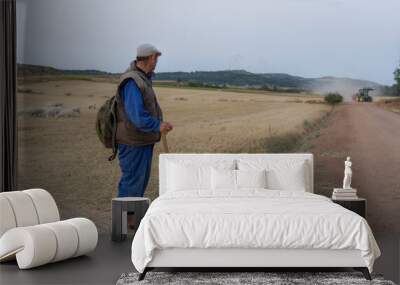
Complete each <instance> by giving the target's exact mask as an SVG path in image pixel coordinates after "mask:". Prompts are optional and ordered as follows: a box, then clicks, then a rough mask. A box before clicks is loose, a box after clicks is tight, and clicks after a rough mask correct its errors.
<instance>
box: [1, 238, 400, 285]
mask: <svg viewBox="0 0 400 285" xmlns="http://www.w3.org/2000/svg"><path fill="white" fill-rule="evenodd" d="M375 237H376V239H377V242H378V244H379V247H380V248H381V251H382V256H381V257H380V258H379V259H378V260H377V261H376V263H375V268H374V269H375V270H374V272H375V273H381V274H383V275H384V276H385V278H386V279H389V280H392V281H394V282H395V283H399V280H400V262H399V259H400V235H394V234H380V233H377V234H375ZM130 246H131V239H127V240H126V241H124V242H121V243H115V242H112V241H111V240H110V237H109V236H108V235H101V236H100V237H99V244H98V246H97V249H96V250H95V251H94V252H93V253H91V254H90V255H89V256H81V257H77V258H75V259H71V260H66V261H62V262H58V263H53V264H49V265H45V266H42V267H38V268H35V269H30V270H19V269H18V267H17V265H16V263H15V262H8V263H4V264H1V265H0V284H2V285H8V284H115V283H116V281H117V280H118V278H119V276H120V275H121V274H122V273H124V272H130V271H134V268H133V265H132V263H131V261H130Z"/></svg>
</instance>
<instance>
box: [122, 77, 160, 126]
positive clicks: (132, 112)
mask: <svg viewBox="0 0 400 285" xmlns="http://www.w3.org/2000/svg"><path fill="white" fill-rule="evenodd" d="M121 97H122V100H123V101H124V108H125V113H126V115H127V116H128V119H129V120H130V121H131V122H132V123H133V124H134V125H135V126H136V127H137V128H138V129H139V130H141V131H143V132H158V131H159V130H160V124H161V122H160V120H158V119H157V118H155V117H153V116H152V115H151V114H150V113H149V112H148V111H147V110H146V109H145V108H144V105H143V98H142V94H141V92H140V89H139V87H138V86H137V84H136V82H135V81H134V80H133V79H129V80H128V81H127V82H126V83H125V84H124V86H123V87H122V92H121Z"/></svg>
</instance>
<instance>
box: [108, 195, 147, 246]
mask: <svg viewBox="0 0 400 285" xmlns="http://www.w3.org/2000/svg"><path fill="white" fill-rule="evenodd" d="M149 205H150V199H148V198H144V197H118V198H113V199H112V202H111V208H112V227H111V229H112V230H111V240H113V241H123V240H125V239H126V236H127V234H128V212H133V214H134V216H135V219H136V222H135V226H136V228H137V227H138V226H139V224H140V221H141V220H142V218H143V217H144V215H145V214H146V211H147V209H148V208H149Z"/></svg>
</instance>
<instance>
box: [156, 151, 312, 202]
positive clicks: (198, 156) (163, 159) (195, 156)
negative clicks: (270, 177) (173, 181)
mask: <svg viewBox="0 0 400 285" xmlns="http://www.w3.org/2000/svg"><path fill="white" fill-rule="evenodd" d="M254 157H257V158H262V159H267V160H268V159H271V160H279V159H282V160H288V159H294V160H303V159H304V160H305V161H306V165H307V166H308V170H309V171H307V172H308V177H307V178H308V189H306V191H307V192H310V193H314V161H313V154H312V153H163V154H160V156H159V162H158V163H159V184H160V189H159V195H162V194H164V193H165V192H166V184H167V179H168V178H167V169H166V166H167V162H168V161H174V160H186V159H187V160H191V161H196V160H200V161H204V160H207V161H210V162H212V161H213V160H214V161H215V160H220V159H224V160H229V159H232V161H234V160H235V159H239V158H240V159H246V158H254Z"/></svg>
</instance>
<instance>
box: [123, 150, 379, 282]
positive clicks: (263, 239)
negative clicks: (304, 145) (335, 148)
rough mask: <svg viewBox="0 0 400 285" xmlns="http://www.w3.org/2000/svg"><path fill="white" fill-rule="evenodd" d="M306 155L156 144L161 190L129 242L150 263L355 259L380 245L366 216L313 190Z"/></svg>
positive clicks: (363, 262)
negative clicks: (177, 150) (196, 150)
mask: <svg viewBox="0 0 400 285" xmlns="http://www.w3.org/2000/svg"><path fill="white" fill-rule="evenodd" d="M313 172H314V167H313V155H312V154H309V153H305V154H245V153H242V154H161V155H160V157H159V183H160V188H159V191H160V193H159V194H160V195H159V197H158V198H157V199H155V200H154V201H153V202H152V204H151V206H150V208H149V210H148V211H147V213H146V215H145V217H144V218H143V220H142V221H141V223H140V225H139V227H138V230H137V232H136V234H135V237H134V239H133V242H132V252H131V257H132V262H133V265H134V266H135V268H136V269H137V270H138V272H140V273H141V274H140V276H139V279H140V280H141V279H143V278H144V277H145V274H146V272H148V271H149V270H152V269H154V268H174V267H177V268H183V267H196V268H199V267H207V268H209V267H224V268H226V267H229V268H237V269H238V270H245V268H254V267H256V268H266V267H268V268H270V267H301V268H304V267H318V268H320V267H352V268H355V269H357V270H361V271H362V272H363V274H364V276H365V278H367V279H371V277H370V272H372V269H373V264H374V261H375V259H376V258H378V257H379V255H380V250H379V247H378V245H377V243H376V241H375V239H374V236H373V234H372V231H371V229H370V227H369V225H368V223H367V222H366V220H365V219H364V218H362V217H361V216H359V215H357V214H355V213H353V212H351V211H349V210H347V209H345V208H343V207H341V206H340V205H338V204H335V203H333V202H332V201H331V200H330V199H329V198H327V197H324V196H321V195H316V194H313V189H314V185H313V184H314V179H313V177H314V174H313Z"/></svg>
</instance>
